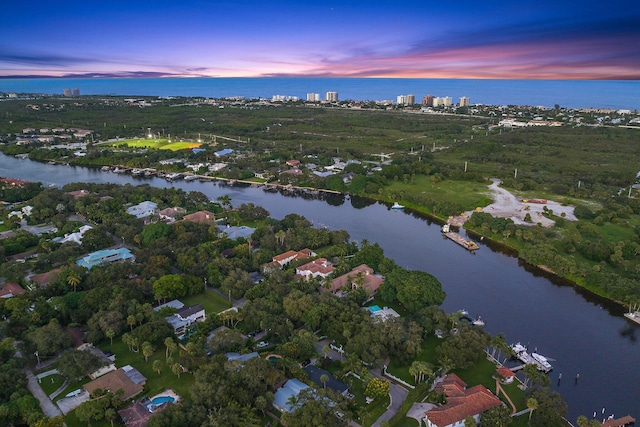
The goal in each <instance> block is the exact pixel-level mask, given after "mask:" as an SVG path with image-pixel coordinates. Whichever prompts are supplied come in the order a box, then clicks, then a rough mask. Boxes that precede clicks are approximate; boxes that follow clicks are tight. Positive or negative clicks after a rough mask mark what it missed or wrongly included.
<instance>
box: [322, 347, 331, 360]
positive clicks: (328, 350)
mask: <svg viewBox="0 0 640 427" xmlns="http://www.w3.org/2000/svg"><path fill="white" fill-rule="evenodd" d="M330 351H331V348H330V347H329V346H328V345H325V346H324V347H322V354H323V355H324V358H325V359H326V358H327V356H328V355H329V352H330Z"/></svg>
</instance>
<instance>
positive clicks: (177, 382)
mask: <svg viewBox="0 0 640 427" xmlns="http://www.w3.org/2000/svg"><path fill="white" fill-rule="evenodd" d="M100 348H101V349H102V350H106V349H109V350H111V351H113V352H114V353H115V354H116V367H118V368H120V367H122V366H125V365H131V366H133V367H134V368H136V369H137V370H138V371H140V373H141V374H142V375H144V376H145V377H146V378H147V384H146V386H145V389H144V393H145V394H148V395H149V396H153V395H154V394H156V393H159V392H161V391H163V390H165V389H167V388H172V389H174V390H175V391H176V392H177V393H178V394H179V395H180V396H182V397H183V398H184V399H189V397H190V394H189V388H190V387H191V384H193V375H192V374H190V373H183V374H182V375H180V378H178V377H177V376H176V375H174V374H173V373H172V372H171V369H169V368H168V367H167V366H166V365H164V362H165V348H164V346H163V347H162V348H158V349H156V352H155V353H153V355H151V356H150V357H149V362H148V363H147V362H145V361H144V356H143V354H142V351H139V352H138V353H134V352H131V351H129V348H128V347H127V345H126V344H124V343H123V342H122V338H121V337H118V338H114V340H113V345H110V343H109V341H108V340H107V341H103V342H102V343H101V345H100ZM173 359H174V360H177V355H176V354H174V355H173ZM154 360H160V361H161V362H162V363H163V365H164V366H163V368H162V370H161V371H160V375H158V373H157V372H156V371H154V370H153V369H152V368H151V364H152V363H153V361H154Z"/></svg>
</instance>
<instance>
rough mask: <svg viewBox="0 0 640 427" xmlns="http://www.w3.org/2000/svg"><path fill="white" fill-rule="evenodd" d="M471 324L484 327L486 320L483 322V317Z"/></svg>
mask: <svg viewBox="0 0 640 427" xmlns="http://www.w3.org/2000/svg"><path fill="white" fill-rule="evenodd" d="M471 324H472V325H475V326H484V320H482V317H480V316H478V317H477V318H476V320H474V321H473V322H471Z"/></svg>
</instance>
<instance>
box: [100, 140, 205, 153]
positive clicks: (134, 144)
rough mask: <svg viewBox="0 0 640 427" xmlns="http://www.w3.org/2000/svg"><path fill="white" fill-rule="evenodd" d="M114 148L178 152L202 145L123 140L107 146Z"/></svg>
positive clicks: (186, 142)
mask: <svg viewBox="0 0 640 427" xmlns="http://www.w3.org/2000/svg"><path fill="white" fill-rule="evenodd" d="M105 145H109V146H112V147H121V146H123V145H124V146H127V147H129V148H155V149H159V150H171V151H178V150H184V149H190V148H198V147H200V145H202V144H199V143H197V142H188V141H178V142H170V141H169V140H168V139H166V138H159V139H123V140H121V141H116V142H112V143H110V144H105Z"/></svg>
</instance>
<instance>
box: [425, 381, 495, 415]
mask: <svg viewBox="0 0 640 427" xmlns="http://www.w3.org/2000/svg"><path fill="white" fill-rule="evenodd" d="M435 391H436V392H437V393H439V394H444V395H445V396H446V397H447V403H446V404H444V405H442V406H438V407H436V408H433V409H430V410H428V411H426V412H425V414H424V418H423V420H424V422H425V424H426V425H427V427H457V426H464V425H465V423H464V420H465V418H467V417H473V418H474V419H475V420H476V423H479V422H480V414H482V413H483V412H485V411H488V410H489V409H492V408H495V407H498V406H500V405H503V403H502V401H501V400H500V399H498V398H497V397H496V396H494V395H493V393H491V392H490V391H489V390H488V389H487V388H486V387H485V386H483V385H476V386H473V387H471V388H467V384H466V383H465V382H464V381H462V379H461V378H460V377H459V376H457V375H456V374H449V375H447V376H446V377H444V379H443V380H442V381H441V382H440V383H438V384H437V385H436V387H435Z"/></svg>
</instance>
